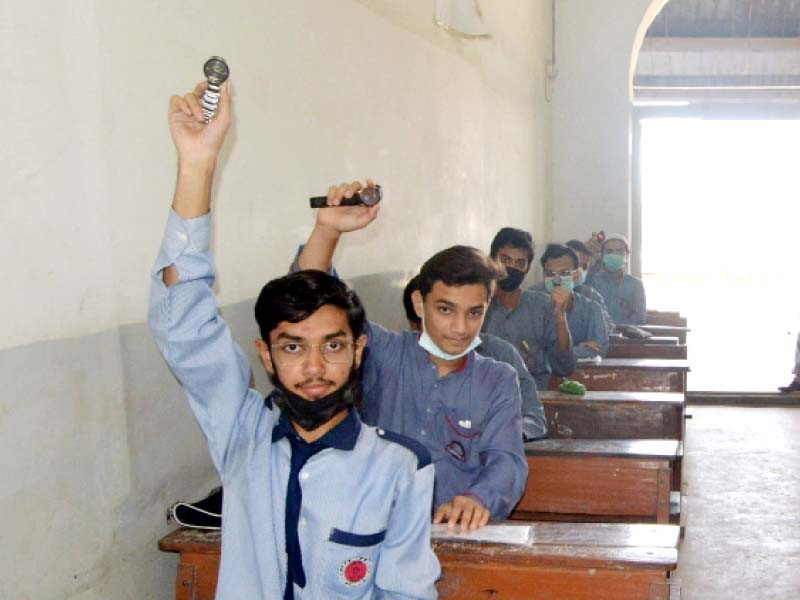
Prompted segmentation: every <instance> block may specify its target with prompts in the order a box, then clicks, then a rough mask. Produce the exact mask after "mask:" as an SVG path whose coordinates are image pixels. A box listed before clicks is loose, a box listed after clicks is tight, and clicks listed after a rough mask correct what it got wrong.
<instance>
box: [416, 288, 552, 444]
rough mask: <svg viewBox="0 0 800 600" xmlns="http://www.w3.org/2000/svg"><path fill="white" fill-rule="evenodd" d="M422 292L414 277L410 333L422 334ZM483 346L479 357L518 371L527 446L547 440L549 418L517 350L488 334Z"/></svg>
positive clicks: (484, 336) (478, 351)
mask: <svg viewBox="0 0 800 600" xmlns="http://www.w3.org/2000/svg"><path fill="white" fill-rule="evenodd" d="M418 289H419V275H415V276H414V277H412V278H411V279H410V280H409V282H408V283H407V284H406V287H405V288H404V289H403V308H404V309H405V311H406V320H407V321H408V327H409V329H411V331H416V332H417V333H422V319H421V318H420V317H419V316H417V312H416V310H415V309H414V301H413V300H412V299H411V295H412V294H413V293H414V291H415V290H418ZM480 335H481V343H480V345H479V346H477V347H476V348H475V351H476V352H477V353H478V354H481V355H483V356H488V357H489V358H493V359H495V360H499V361H500V362H504V363H506V364H509V365H511V366H512V367H514V369H515V370H516V371H517V378H518V380H519V393H520V396H521V397H522V437H523V439H524V440H525V441H526V442H528V441H531V440H536V439H540V438H543V437H547V418H546V417H545V415H544V407H543V406H542V402H541V400H539V395H538V394H537V393H536V383H535V382H534V381H533V377H531V374H530V373H529V372H528V369H527V368H526V367H525V363H523V362H522V357H521V356H520V355H519V352H517V351H516V350H515V349H514V346H512V345H511V344H509V343H508V342H507V341H505V340H501V339H500V338H499V337H496V336H494V335H491V334H489V333H482V334H480Z"/></svg>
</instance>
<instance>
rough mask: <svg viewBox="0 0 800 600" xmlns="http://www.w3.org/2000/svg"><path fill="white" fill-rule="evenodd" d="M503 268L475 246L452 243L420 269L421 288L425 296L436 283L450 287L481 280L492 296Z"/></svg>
mask: <svg viewBox="0 0 800 600" xmlns="http://www.w3.org/2000/svg"><path fill="white" fill-rule="evenodd" d="M499 277H500V270H499V269H498V268H497V265H495V263H494V261H492V260H490V259H489V258H488V257H487V256H486V255H485V254H484V253H483V252H481V251H480V250H478V249H477V248H473V247H471V246H451V247H450V248H447V249H446V250H442V251H440V252H437V253H436V254H434V255H433V256H431V257H430V258H429V259H428V260H427V261H425V264H424V265H422V268H421V269H420V271H419V291H420V292H422V296H423V297H425V296H427V295H428V292H430V291H431V290H432V289H433V284H434V283H436V282H437V281H441V282H442V283H443V284H445V285H448V286H462V285H470V284H474V283H481V284H483V285H485V286H486V293H487V294H488V295H489V296H491V295H492V292H493V291H494V282H495V281H496V280H497V279H499Z"/></svg>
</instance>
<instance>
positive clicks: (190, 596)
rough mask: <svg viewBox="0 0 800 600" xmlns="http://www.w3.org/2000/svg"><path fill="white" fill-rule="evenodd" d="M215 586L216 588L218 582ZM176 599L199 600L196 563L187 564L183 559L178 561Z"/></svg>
mask: <svg viewBox="0 0 800 600" xmlns="http://www.w3.org/2000/svg"><path fill="white" fill-rule="evenodd" d="M214 587H215V588H216V584H215V586H214ZM212 593H213V592H212ZM175 600H197V595H196V594H195V587H194V565H191V564H186V563H184V562H182V561H181V562H180V563H178V576H177V578H176V580H175ZM212 600H213V596H212Z"/></svg>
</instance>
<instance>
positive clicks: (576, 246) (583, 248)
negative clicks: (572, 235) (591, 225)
mask: <svg viewBox="0 0 800 600" xmlns="http://www.w3.org/2000/svg"><path fill="white" fill-rule="evenodd" d="M564 245H565V246H566V247H567V248H572V249H573V250H575V252H580V253H581V254H588V255H589V256H594V252H592V251H591V249H590V248H589V246H587V245H586V244H584V243H583V242H582V241H580V240H570V241H568V242H567V243H566V244H564Z"/></svg>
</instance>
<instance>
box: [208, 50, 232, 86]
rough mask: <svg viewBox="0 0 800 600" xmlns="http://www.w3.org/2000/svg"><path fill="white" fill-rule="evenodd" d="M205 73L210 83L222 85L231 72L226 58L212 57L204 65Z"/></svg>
mask: <svg viewBox="0 0 800 600" xmlns="http://www.w3.org/2000/svg"><path fill="white" fill-rule="evenodd" d="M203 73H205V76H206V77H207V78H208V81H209V83H215V84H220V83H222V82H223V81H225V80H226V79H227V78H228V75H229V74H230V71H229V70H228V63H226V62H225V59H224V58H220V57H219V56H212V57H211V58H209V59H208V60H207V61H206V64H204V65H203Z"/></svg>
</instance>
